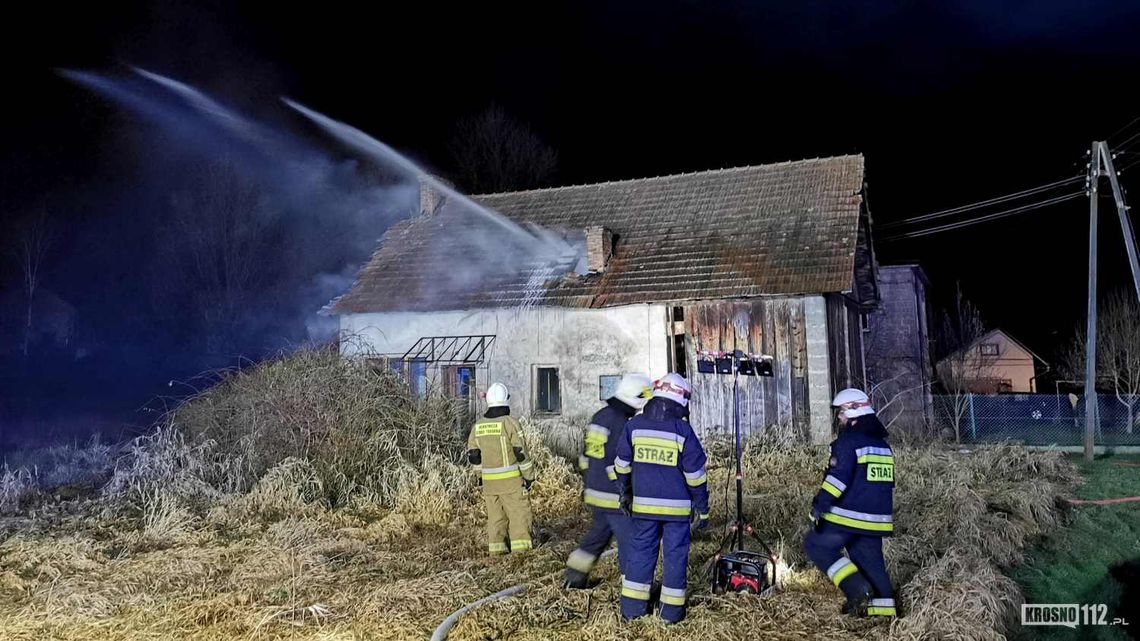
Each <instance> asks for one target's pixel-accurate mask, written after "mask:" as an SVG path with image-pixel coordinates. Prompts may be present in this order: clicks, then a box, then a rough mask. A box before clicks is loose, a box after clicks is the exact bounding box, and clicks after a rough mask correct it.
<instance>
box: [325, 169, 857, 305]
mask: <svg viewBox="0 0 1140 641" xmlns="http://www.w3.org/2000/svg"><path fill="white" fill-rule="evenodd" d="M862 187H863V157H862V156H861V155H851V156H838V157H834V158H818V159H811V160H802V161H794V162H783V163H776V164H770V165H759V166H752V167H740V168H734V169H721V170H712V171H703V172H696V173H688V174H678V175H672V176H660V177H656V178H645V179H639V180H623V181H615V182H606V183H598V184H592V185H577V186H572V187H556V188H552V189H536V190H531V191H520V192H509V193H499V194H486V195H481V196H473V197H472V198H473V199H474V200H476V201H477V202H479V203H481V204H483V205H485V206H486V207H488V208H491V209H493V210H495V211H497V212H500V213H501V214H503V215H504V216H505V217H506V218H508V219H510V220H511V221H514V222H515V223H518V224H520V225H524V226H536V225H537V226H539V227H541V228H542V229H544V230H548V231H553V232H555V233H557V234H561V235H563V236H565V237H566V238H568V239H577V242H579V243H581V240H582V237H583V234H584V230H585V228H586V227H587V226H591V225H602V226H605V227H606V228H608V229H610V230H612V231H613V233H614V237H615V245H614V255H613V258H612V259H611V261H610V263H609V265H608V266H607V268H606V270H605V271H604V272H602V273H598V274H587V275H584V276H579V275H576V274H572V273H571V274H569V275H568V274H567V272H568V271H570V270H571V269H572V267H573V264H574V262H575V257H574V256H562V257H561V258H558V257H550V258H543V259H541V260H539V259H536V257H535V256H534V255H533V252H532V250H531V248H530V247H528V246H527V243H528V239H529V238H530V237H529V236H527V235H523V234H514V233H511V232H509V231H507V230H506V229H504V228H503V227H501V226H500V225H499V224H498V223H496V222H494V221H493V220H491V219H490V218H488V217H486V216H482V215H480V214H478V213H475V212H473V211H471V209H470V208H465V207H462V206H458V205H456V204H455V203H447V204H445V205H444V206H442V207H440V208H439V210H438V211H436V212H435V213H432V214H426V213H425V214H420V215H418V216H415V217H413V218H410V219H408V220H404V221H402V222H400V223H398V224H397V225H395V226H393V227H392V228H391V229H389V230H388V232H387V233H385V234H384V237H383V238H382V239H381V244H380V247H379V249H377V251H376V252H375V254H374V255H373V256H372V258H371V260H370V261H369V262H368V263H367V264H366V265H365V266H364V267H363V268H362V269H361V271H360V273H359V275H358V277H357V281H356V283H355V284H354V285H353V287H352V288H351V289H350V290H349V292H347V293H346V294H344V295H343V296H341V297H340V298H338V299H336V300H334V301H333V302H332V303H330V304H329V306H328V307H327V308H326V311H327V312H329V313H332V314H352V313H363V312H379V311H401V310H403V311H423V310H443V309H471V308H477V307H489V306H513V305H520V304H541V305H562V306H572V307H607V306H614V305H626V304H632V303H649V302H673V301H682V300H715V299H725V298H742V297H754V296H761V295H778V294H797V293H824V292H839V291H848V290H850V289H851V287H852V279H853V273H854V261H855V253H856V244H857V240H858V231H857V228H858V222H859V213H860V205H861V202H862V200H861V195H860V194H861V190H862Z"/></svg>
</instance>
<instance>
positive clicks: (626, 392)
mask: <svg viewBox="0 0 1140 641" xmlns="http://www.w3.org/2000/svg"><path fill="white" fill-rule="evenodd" d="M652 391H653V379H652V378H649V374H643V373H641V372H630V373H628V374H626V375H624V376H622V377H621V381H620V382H618V384H617V389H615V390H614V396H613V397H614V398H616V399H617V400H619V401H621V402H622V403H625V404H626V405H628V406H630V407H632V408H633V409H637V410H639V409H641V408H643V407H645V402H646V401H648V400H649V396H650V393H651V392H652Z"/></svg>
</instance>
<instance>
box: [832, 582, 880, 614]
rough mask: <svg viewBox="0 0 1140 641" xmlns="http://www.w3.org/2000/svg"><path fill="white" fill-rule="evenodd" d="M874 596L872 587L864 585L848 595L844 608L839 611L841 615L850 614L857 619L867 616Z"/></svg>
mask: <svg viewBox="0 0 1140 641" xmlns="http://www.w3.org/2000/svg"><path fill="white" fill-rule="evenodd" d="M873 596H874V594H872V593H871V586H870V585H868V584H866V583H862V584H860V585H858V586H856V587H855V588H854V589H852V590H851V592H849V593H848V594H847V601H846V602H845V603H844V604H843V607H842V608H840V609H839V612H840V613H841V614H850V615H852V616H857V617H861V616H865V615H866V614H867V606H868V605H869V604H870V603H871V598H872V597H873Z"/></svg>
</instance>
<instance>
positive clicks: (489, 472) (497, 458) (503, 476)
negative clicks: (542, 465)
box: [467, 415, 534, 494]
mask: <svg viewBox="0 0 1140 641" xmlns="http://www.w3.org/2000/svg"><path fill="white" fill-rule="evenodd" d="M519 431H520V426H519V422H518V421H517V420H515V418H514V417H512V416H510V415H504V416H496V417H494V418H481V419H479V421H478V422H476V423H475V426H474V427H472V428H471V434H470V436H468V437H467V449H469V450H479V455H480V458H482V464H481V465H479V466H478V469H479V472H480V474H481V475H482V477H483V492H484V493H486V494H504V493H506V492H510V491H513V490H517V489H519V488H521V487H522V479H527V480H534V462H533V461H531V460H530V457H528V456H527V455H526V453H525V450H524V453H523V460H522V461H521V462H520V461H519V460H518V459H517V458H516V457H515V448H516V447H517V448H522V447H523V442H522V438H521V437H520V436H519Z"/></svg>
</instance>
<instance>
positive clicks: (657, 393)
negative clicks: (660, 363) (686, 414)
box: [653, 373, 693, 407]
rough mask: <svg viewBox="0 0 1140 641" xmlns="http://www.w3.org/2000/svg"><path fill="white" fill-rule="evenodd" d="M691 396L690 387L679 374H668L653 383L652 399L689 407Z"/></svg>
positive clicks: (691, 389) (691, 390)
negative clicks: (664, 399) (665, 400)
mask: <svg viewBox="0 0 1140 641" xmlns="http://www.w3.org/2000/svg"><path fill="white" fill-rule="evenodd" d="M692 395H693V388H692V386H691V385H689V381H686V380H685V377H684V376H681V375H680V374H676V373H669V374H666V375H664V376H662V377H661V378H659V379H658V380H657V381H656V382H654V383H653V398H667V399H669V400H671V401H676V402H678V403H680V404H681V406H682V407H687V406H688V405H689V397H690V396H692Z"/></svg>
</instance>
